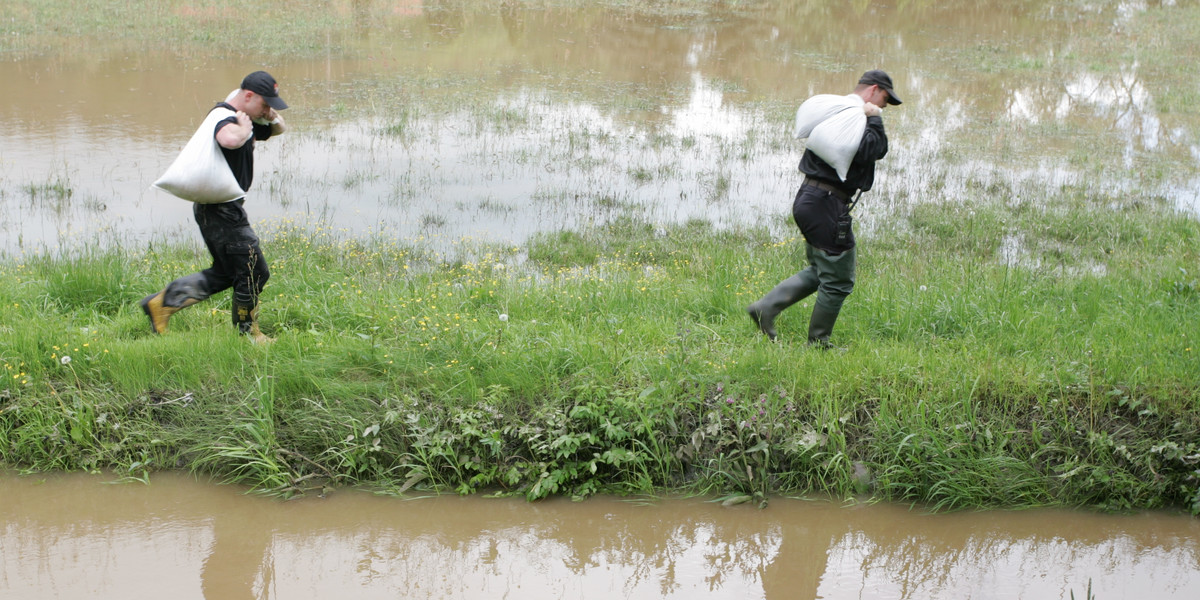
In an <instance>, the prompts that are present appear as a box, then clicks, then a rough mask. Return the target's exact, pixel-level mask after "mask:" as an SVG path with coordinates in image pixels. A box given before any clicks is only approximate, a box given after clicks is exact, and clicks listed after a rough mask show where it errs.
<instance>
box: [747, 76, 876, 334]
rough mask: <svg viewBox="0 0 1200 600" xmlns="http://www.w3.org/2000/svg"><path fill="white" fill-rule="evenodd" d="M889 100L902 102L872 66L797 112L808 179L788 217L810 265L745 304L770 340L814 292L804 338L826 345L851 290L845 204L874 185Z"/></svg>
mask: <svg viewBox="0 0 1200 600" xmlns="http://www.w3.org/2000/svg"><path fill="white" fill-rule="evenodd" d="M888 104H900V98H899V97H897V96H896V93H895V91H894V90H893V86H892V78H891V77H889V76H888V74H887V73H884V72H883V71H879V70H872V71H867V72H866V73H863V75H862V77H861V78H860V79H859V81H858V86H857V87H856V88H855V90H854V93H853V94H850V95H847V96H832V95H820V96H814V97H813V98H810V99H809V100H806V101H805V103H804V104H803V105H801V107H800V110H799V111H798V112H797V123H796V125H797V131H796V135H797V137H803V138H808V144H807V146H806V148H805V150H804V156H803V157H801V159H800V171H801V172H803V173H804V175H805V178H804V182H803V183H802V184H801V185H800V190H799V191H798V192H797V193H796V200H795V201H794V202H793V204H792V217H793V218H794V219H795V221H796V225H797V226H798V227H799V228H800V232H801V233H802V234H803V235H804V240H805V242H806V244H805V253H806V255H807V257H808V267H807V268H805V269H804V270H802V271H800V272H799V273H797V274H796V275H793V276H791V277H789V278H787V279H785V280H783V281H782V282H780V283H779V285H776V286H775V288H774V289H772V290H771V291H770V292H767V295H766V296H763V297H762V298H761V299H759V300H758V301H757V302H754V303H753V304H751V305H750V306H748V307H746V312H747V313H749V314H750V318H751V319H753V320H754V324H755V325H756V326H757V327H758V329H759V330H760V331H762V332H763V333H764V334H766V335H767V337H769V338H770V339H771V341H774V340H775V338H776V331H775V318H776V317H778V316H779V313H780V312H782V311H783V309H785V308H787V307H789V306H791V305H793V304H795V303H797V302H799V301H800V300H802V299H804V298H806V297H808V296H809V295H811V294H812V293H813V292H816V294H817V300H816V303H815V304H814V305H813V311H812V317H811V318H810V320H809V324H808V343H809V344H811V345H815V346H819V347H821V348H828V347H830V344H829V336H830V334H832V333H833V324H834V323H835V322H836V321H837V318H838V313H839V312H840V311H841V309H842V303H843V302H844V301H845V300H846V296H849V295H850V292H851V291H852V290H853V289H854V261H855V250H854V232H853V230H852V229H851V226H850V224H851V220H850V210H851V209H852V208H853V206H854V202H856V201H857V199H858V194H860V193H862V192H865V191H867V190H870V189H871V185H872V184H874V182H875V161H877V160H879V159H881V158H883V157H884V156H885V155H886V154H887V151H888V140H887V134H885V133H884V130H883V118H882V117H881V116H880V115H881V110H880V109H882V108H883V107H884V106H886V105H888ZM856 139H857V143H856V142H855V140H856Z"/></svg>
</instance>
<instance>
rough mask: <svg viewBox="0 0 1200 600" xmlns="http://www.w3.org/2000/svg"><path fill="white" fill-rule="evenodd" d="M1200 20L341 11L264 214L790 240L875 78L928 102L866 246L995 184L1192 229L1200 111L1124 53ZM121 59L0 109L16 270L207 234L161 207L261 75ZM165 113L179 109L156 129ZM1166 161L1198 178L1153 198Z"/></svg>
mask: <svg viewBox="0 0 1200 600" xmlns="http://www.w3.org/2000/svg"><path fill="white" fill-rule="evenodd" d="M1194 5H1195V2H1191V1H1184V0H1179V1H1177V2H1112V1H1108V2H1105V1H1097V2H1082V3H1079V2H1073V3H1057V2H1056V3H1039V2H1033V1H1031V0H1026V1H1020V2H926V1H918V2H834V1H821V2H804V3H794V2H774V1H764V2H755V3H745V2H717V3H702V4H701V5H695V6H682V5H681V6H674V5H672V6H668V7H660V9H657V10H654V11H647V10H645V9H644V8H637V7H629V6H602V5H597V4H593V3H582V4H579V5H577V6H571V7H559V6H555V5H543V4H540V3H531V2H517V1H513V0H506V1H504V2H499V3H470V2H463V1H462V0H441V1H437V2H434V1H426V2H421V1H420V0H403V1H400V2H372V1H370V0H335V1H333V2H330V3H328V7H327V9H326V10H328V11H329V16H330V19H331V20H330V22H331V25H330V30H329V33H328V38H327V41H326V44H327V46H328V49H327V54H326V55H325V56H319V55H318V56H308V57H307V58H297V59H294V60H286V61H283V62H282V63H281V64H278V65H276V64H272V65H271V70H272V73H276V74H277V77H278V78H279V79H280V81H281V85H283V86H284V87H286V88H287V90H288V96H287V97H288V98H289V101H290V102H291V103H292V105H293V109H292V110H290V111H289V113H290V114H289V123H291V124H292V127H293V133H292V134H290V135H289V136H285V139H280V140H272V141H271V142H269V143H267V144H264V150H263V154H265V155H264V156H261V157H260V159H259V163H260V173H261V174H260V175H259V177H258V178H257V180H256V188H257V189H256V190H254V193H253V194H252V196H251V198H250V201H251V202H252V203H255V204H256V207H255V211H254V214H255V215H256V216H259V215H264V216H266V217H267V218H275V219H287V220H293V221H301V222H306V223H307V222H313V221H316V222H320V223H322V224H325V225H328V226H331V227H334V228H337V229H345V230H347V231H350V232H354V233H363V232H366V231H374V230H381V229H382V230H387V231H388V232H390V233H392V234H394V235H398V236H401V237H412V236H419V235H426V236H428V235H435V236H440V237H442V238H445V239H450V240H453V239H458V238H460V237H462V236H476V237H480V238H483V239H488V240H493V241H501V242H508V241H512V242H520V241H522V240H523V239H524V237H525V236H527V235H529V234H530V233H532V232H535V231H546V230H555V229H561V228H570V227H576V226H579V225H585V224H588V223H593V222H603V221H605V220H608V219H610V218H613V217H614V216H617V215H628V214H634V215H635V216H640V217H644V218H647V219H651V220H656V221H673V220H685V219H691V218H704V219H707V220H710V221H713V222H714V223H716V224H718V225H724V224H747V223H749V224H755V223H757V222H758V220H759V219H762V218H763V217H762V215H769V216H770V217H772V218H773V220H772V222H775V221H780V222H785V221H786V216H787V212H788V211H787V207H788V206H789V204H790V199H791V197H792V196H793V194H794V191H795V186H796V185H797V184H798V177H797V174H796V170H795V164H796V162H797V157H798V156H799V154H800V151H801V150H802V148H801V147H800V145H799V144H798V143H797V142H796V141H795V140H792V139H791V138H790V136H789V131H788V130H789V125H790V120H791V115H792V113H793V111H794V110H795V107H796V106H797V105H798V104H799V102H800V101H802V100H803V99H804V98H806V97H808V96H810V95H812V94H814V93H842V92H844V91H846V90H848V89H849V88H850V87H851V86H852V83H853V78H854V77H855V76H856V75H857V74H858V73H860V72H861V71H862V70H863V69H865V68H867V67H874V66H878V67H883V68H886V69H887V70H888V71H889V72H891V73H892V74H893V76H894V77H895V78H896V83H897V87H898V89H901V90H903V95H904V97H905V98H906V102H905V105H904V106H903V107H899V108H897V109H894V110H889V111H888V112H887V114H886V122H887V126H888V128H889V137H890V138H891V140H892V143H893V152H892V153H891V154H890V155H889V160H888V161H885V164H881V173H880V176H879V180H878V182H877V186H876V191H875V192H873V193H872V194H871V197H870V198H867V199H866V200H865V201H864V203H863V205H862V210H863V224H864V226H865V230H867V231H869V229H870V222H871V219H873V218H876V217H877V216H878V215H881V214H885V213H888V212H892V211H897V210H900V209H901V208H902V206H898V205H897V203H901V204H902V203H905V202H915V201H939V200H944V201H949V202H968V201H971V199H972V198H971V195H970V190H969V186H968V185H967V184H968V182H972V181H973V182H983V183H984V184H988V183H992V182H1001V183H1004V184H1007V185H1009V186H1010V187H1012V188H1013V189H1019V188H1020V187H1021V186H1023V185H1034V186H1040V187H1041V188H1042V189H1045V188H1047V187H1053V186H1058V185H1066V184H1086V185H1088V186H1092V187H1095V188H1098V189H1099V191H1112V190H1117V191H1120V190H1126V189H1129V188H1131V187H1134V186H1139V187H1141V188H1142V189H1146V190H1147V191H1149V192H1154V191H1161V192H1162V193H1163V195H1166V196H1168V197H1173V198H1176V199H1177V201H1178V202H1179V203H1180V204H1181V205H1184V206H1193V205H1194V204H1195V202H1196V199H1195V198H1196V196H1197V194H1196V193H1195V189H1197V188H1200V183H1192V181H1200V180H1197V179H1196V178H1195V177H1194V175H1193V174H1192V170H1190V167H1191V162H1193V161H1194V160H1200V140H1197V139H1196V136H1195V133H1194V132H1195V131H1197V130H1200V121H1198V117H1196V116H1194V115H1193V114H1192V113H1193V112H1194V111H1180V110H1170V109H1167V110H1164V108H1163V106H1164V105H1168V106H1169V105H1170V103H1171V102H1172V101H1175V102H1177V100H1175V99H1183V98H1187V97H1190V96H1189V94H1191V92H1190V91H1188V92H1185V91H1180V89H1179V88H1180V85H1181V83H1180V82H1178V81H1175V80H1173V79H1172V75H1171V74H1169V73H1164V72H1163V70H1162V69H1161V67H1159V68H1147V67H1145V66H1144V65H1143V63H1142V60H1141V59H1139V57H1138V52H1137V51H1136V48H1135V51H1132V52H1129V53H1125V54H1121V55H1114V54H1113V53H1112V52H1111V51H1110V50H1108V49H1107V48H1109V46H1110V45H1109V44H1105V43H1104V42H1103V40H1106V39H1115V40H1118V42H1120V41H1124V40H1129V41H1131V43H1134V42H1136V40H1135V39H1134V35H1133V34H1132V33H1131V28H1133V27H1134V26H1135V25H1136V24H1137V23H1138V19H1139V18H1142V16H1143V13H1145V12H1147V11H1150V12H1151V18H1171V17H1172V16H1173V15H1174V14H1175V13H1176V12H1179V14H1184V13H1182V12H1180V11H1184V10H1187V9H1188V8H1191V7H1193V6H1194ZM1154 11H1157V13H1155V12H1154ZM343 15H344V22H343V20H340V19H342V16H343ZM179 18H187V16H186V15H180V16H179ZM107 41H108V42H112V43H111V44H93V45H91V46H88V47H87V50H86V52H82V51H81V52H72V51H71V50H70V49H69V48H72V47H74V46H66V47H65V48H66V49H64V50H62V51H60V53H58V54H54V55H50V56H46V57H22V58H20V59H19V60H12V61H7V62H2V63H0V79H3V80H4V81H6V82H11V84H12V86H13V87H14V89H20V90H21V93H19V94H9V95H6V96H5V97H4V98H2V99H0V119H3V120H4V121H5V123H7V124H8V126H7V127H6V128H5V130H4V131H3V132H0V252H20V251H37V250H41V249H44V248H55V247H58V246H60V245H63V246H68V247H72V246H74V247H78V246H81V245H84V244H86V243H89V242H91V241H92V239H91V238H93V237H99V238H100V240H99V241H100V242H101V243H120V242H125V243H129V244H140V243H142V242H144V241H146V240H148V239H153V238H156V237H167V238H177V237H184V239H190V237H189V236H190V233H191V230H190V229H189V228H188V227H187V224H188V223H189V222H190V217H189V216H188V210H189V208H188V207H187V206H186V205H184V203H182V202H180V201H177V200H174V199H173V198H170V197H167V196H165V195H163V194H162V193H160V192H151V191H150V190H149V183H150V182H151V181H153V180H154V179H155V178H156V177H157V176H158V174H159V173H161V171H162V169H164V168H165V166H166V165H167V164H169V162H170V161H171V159H172V158H173V156H174V154H175V153H176V152H177V150H178V148H179V146H180V145H181V144H182V143H183V141H185V140H186V139H187V137H188V136H189V135H190V133H191V131H192V129H193V127H194V125H195V124H196V122H198V120H199V119H200V118H201V117H202V116H203V114H204V111H205V110H206V109H207V108H208V107H209V106H211V104H212V103H213V102H214V101H215V100H218V99H220V98H222V97H224V95H225V93H226V92H227V91H228V89H229V87H230V85H232V83H231V82H236V81H238V80H239V78H240V77H241V74H242V73H243V72H244V71H245V70H246V67H245V65H244V64H241V63H240V62H239V61H218V62H211V61H206V60H200V59H196V58H195V57H194V55H192V54H189V53H186V52H182V51H181V52H178V53H172V52H171V51H165V52H146V51H130V49H129V48H128V47H126V46H123V45H120V44H118V43H117V41H113V40H107ZM876 63H878V64H876ZM1093 64H1095V65H1102V66H1103V68H1078V67H1080V66H1088V65H1093ZM1185 83H1186V85H1189V86H1190V85H1191V82H1185ZM1189 89H1190V88H1189ZM149 97H153V98H154V102H155V105H157V106H163V107H168V110H159V111H142V110H138V109H137V107H139V106H144V105H145V99H146V98H149ZM47 115H53V118H46V117H47ZM130 123H136V124H137V126H136V127H132V128H131V127H128V126H127V125H128V124H130ZM114 139H123V140H126V143H123V144H122V145H121V151H120V152H113V151H112V144H113V140H114ZM1150 161H1153V162H1154V163H1155V164H1156V169H1155V170H1154V172H1165V171H1168V170H1169V169H1172V168H1174V169H1180V170H1181V172H1182V173H1183V175H1182V176H1177V177H1169V176H1166V177H1163V180H1164V181H1165V183H1160V182H1159V180H1157V179H1147V178H1146V174H1145V173H1146V170H1145V169H1140V168H1137V167H1139V166H1140V165H1144V164H1146V163H1147V162H1150ZM1181 182H1182V183H1181ZM1159 188H1161V190H1160V189H1159ZM784 225H786V223H784Z"/></svg>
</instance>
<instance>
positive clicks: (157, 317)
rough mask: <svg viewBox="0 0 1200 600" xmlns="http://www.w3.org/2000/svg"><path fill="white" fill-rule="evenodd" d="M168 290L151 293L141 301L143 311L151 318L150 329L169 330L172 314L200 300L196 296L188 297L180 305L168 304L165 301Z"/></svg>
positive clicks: (163, 331) (157, 331)
mask: <svg viewBox="0 0 1200 600" xmlns="http://www.w3.org/2000/svg"><path fill="white" fill-rule="evenodd" d="M166 292H167V291H166V290H163V291H161V292H158V293H157V294H150V295H149V296H146V297H145V298H142V301H141V302H139V304H141V305H142V312H144V313H146V316H147V317H149V318H150V329H151V330H152V331H154V333H158V334H163V333H166V332H167V321H169V320H170V319H171V315H173V314H175V313H177V312H179V311H181V310H183V309H185V308H187V307H189V306H191V305H193V304H195V303H197V302H199V300H196V299H194V298H188V299H187V300H184V301H183V304H181V305H179V306H167V305H166V304H164V302H163V300H164V298H165V297H166Z"/></svg>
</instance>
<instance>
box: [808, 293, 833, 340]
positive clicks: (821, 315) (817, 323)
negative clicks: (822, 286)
mask: <svg viewBox="0 0 1200 600" xmlns="http://www.w3.org/2000/svg"><path fill="white" fill-rule="evenodd" d="M839 312H840V310H830V309H828V308H825V307H824V306H821V304H820V303H817V304H816V305H814V306H813V311H812V317H811V318H810V319H809V321H808V345H809V346H813V347H816V348H820V349H822V350H829V349H831V348H833V344H830V343H829V336H830V335H831V334H832V333H833V324H834V323H836V322H837V318H838V313H839Z"/></svg>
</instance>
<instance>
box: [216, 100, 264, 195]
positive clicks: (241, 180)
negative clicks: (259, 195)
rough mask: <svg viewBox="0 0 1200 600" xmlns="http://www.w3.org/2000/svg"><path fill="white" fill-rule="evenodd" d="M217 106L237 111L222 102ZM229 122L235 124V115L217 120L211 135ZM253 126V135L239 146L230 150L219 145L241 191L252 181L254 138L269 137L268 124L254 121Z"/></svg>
mask: <svg viewBox="0 0 1200 600" xmlns="http://www.w3.org/2000/svg"><path fill="white" fill-rule="evenodd" d="M217 106H221V107H224V108H228V109H229V110H232V111H234V112H237V109H236V108H234V107H232V106H230V105H228V104H226V103H224V102H219V103H217ZM214 108H215V107H214ZM230 123H233V124H237V117H236V116H230V117H229V118H228V119H222V120H220V121H217V126H216V127H215V128H213V135H214V136H216V135H217V132H218V131H220V130H221V128H222V127H224V126H226V125H228V124H230ZM253 127H254V135H252V136H250V139H248V140H246V143H245V144H242V146H241V147H240V148H235V149H233V150H230V149H229V148H226V147H224V146H221V153H222V154H224V155H225V162H227V163H229V170H230V171H233V177H234V178H235V179H237V182H238V185H240V186H242V191H243V192H248V191H250V184H251V183H252V182H253V181H254V140H265V139H267V138H269V137H271V126H270V125H259V124H258V123H254V125H253Z"/></svg>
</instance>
